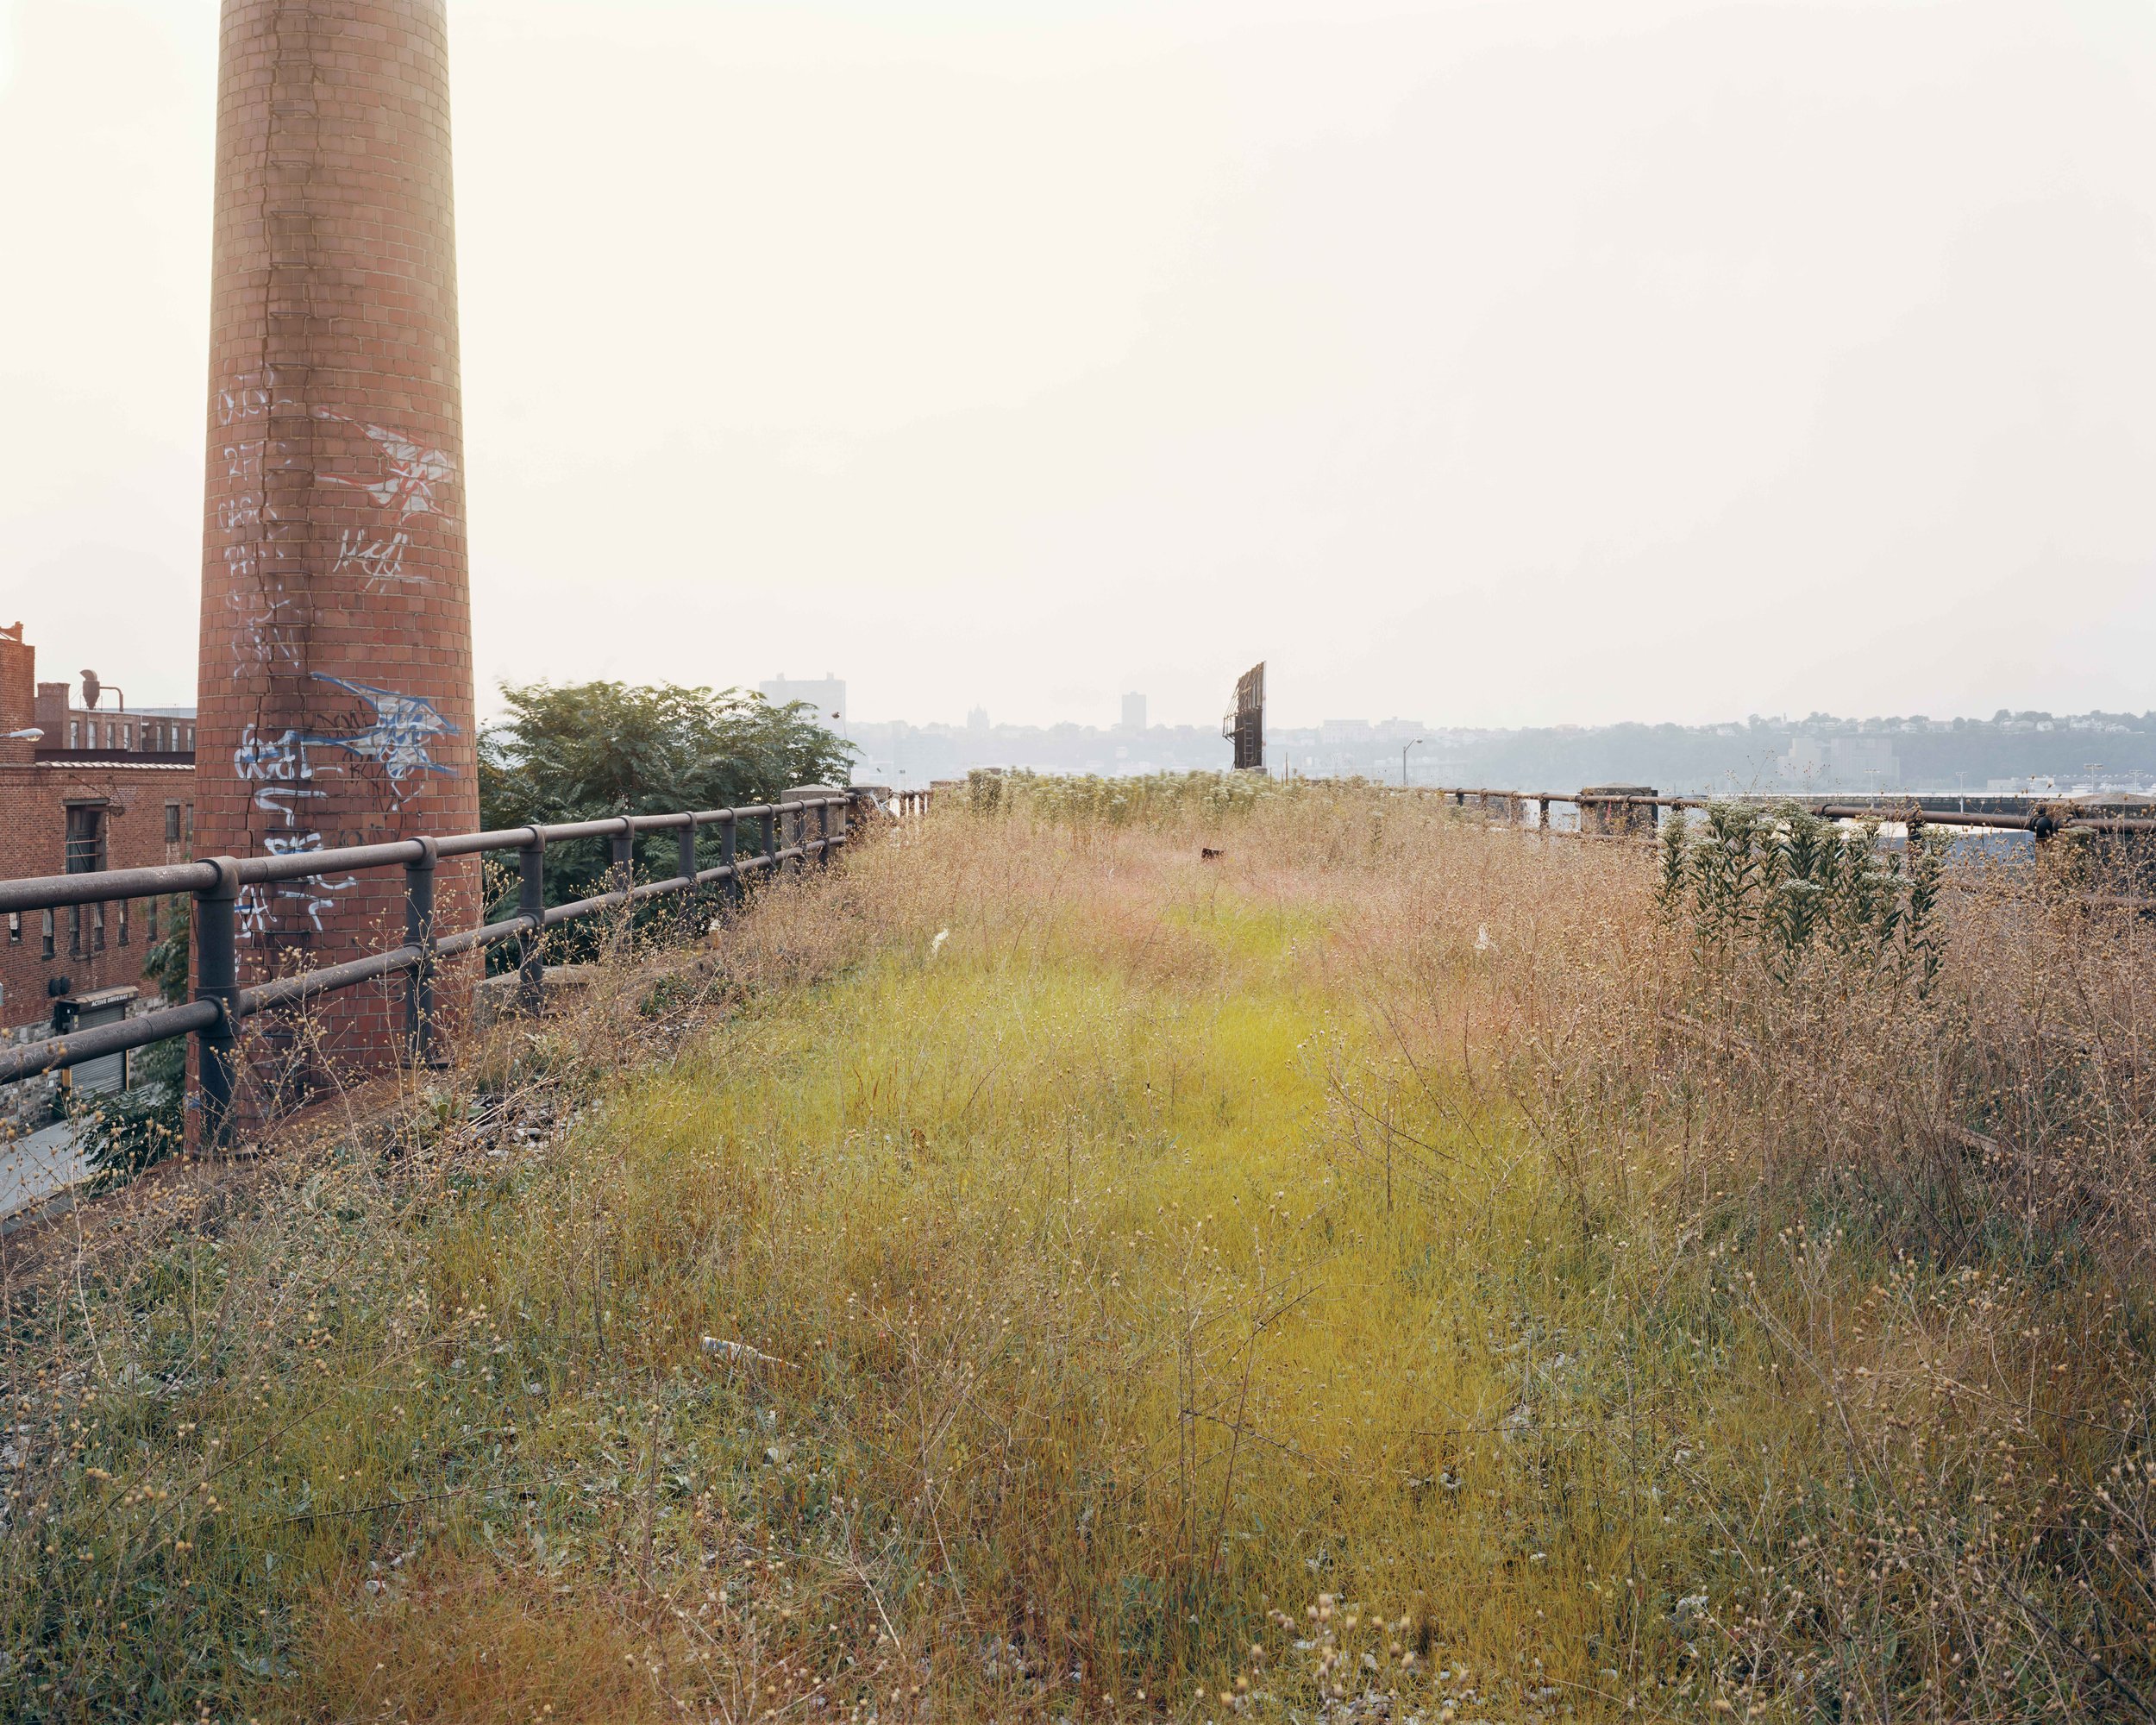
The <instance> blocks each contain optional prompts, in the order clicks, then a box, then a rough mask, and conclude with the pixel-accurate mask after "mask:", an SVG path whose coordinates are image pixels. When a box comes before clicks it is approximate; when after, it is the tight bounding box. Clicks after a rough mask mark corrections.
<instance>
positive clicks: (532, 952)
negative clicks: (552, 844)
mask: <svg viewBox="0 0 2156 1725" xmlns="http://www.w3.org/2000/svg"><path fill="white" fill-rule="evenodd" d="M517 915H518V916H520V917H523V918H526V919H529V926H528V927H527V928H526V929H525V931H524V933H523V936H522V938H520V939H519V941H518V943H517V944H518V945H519V946H520V947H521V948H522V949H523V950H521V951H520V952H519V953H518V954H517V1008H518V1010H519V1011H522V1012H527V1013H536V1012H537V1011H538V1010H539V1009H540V1007H541V1006H542V1004H544V1002H545V1000H546V998H547V955H546V946H545V940H546V919H547V839H546V835H545V834H544V833H542V832H541V831H539V829H538V828H537V827H536V826H535V827H533V828H532V829H531V842H530V844H526V845H525V846H524V848H523V851H522V852H520V853H519V854H518V856H517Z"/></svg>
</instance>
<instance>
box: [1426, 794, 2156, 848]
mask: <svg viewBox="0 0 2156 1725" xmlns="http://www.w3.org/2000/svg"><path fill="white" fill-rule="evenodd" d="M1414 788H1415V789H1417V790H1420V791H1421V792H1423V793H1425V794H1426V795H1434V796H1438V797H1450V798H1451V799H1452V800H1453V801H1454V802H1455V803H1456V804H1457V805H1459V806H1463V807H1464V806H1466V803H1467V800H1468V799H1469V798H1470V797H1473V798H1474V799H1475V800H1476V802H1477V803H1480V804H1490V803H1502V804H1505V805H1506V806H1508V807H1514V806H1520V805H1523V804H1526V803H1533V804H1535V805H1537V806H1538V811H1539V817H1540V819H1539V825H1542V826H1544V827H1548V826H1549V825H1550V806H1551V804H1552V803H1568V804H1570V805H1571V806H1573V807H1575V808H1577V809H1579V810H1581V811H1582V812H1585V811H1586V810H1589V809H1595V808H1605V807H1616V808H1644V809H1649V810H1652V811H1654V812H1656V814H1657V815H1658V814H1659V812H1660V811H1661V810H1663V809H1665V808H1667V809H1703V808H1711V807H1712V806H1714V805H1715V804H1717V803H1724V802H1739V803H1753V804H1758V805H1763V806H1775V805H1780V804H1788V803H1795V804H1796V805H1797V806H1799V807H1802V808H1805V809H1808V810H1809V811H1810V812H1812V813H1814V814H1816V815H1820V816H1822V817H1824V818H1825V819H1828V820H1878V821H1898V822H1901V823H1902V824H1903V825H1908V826H1915V827H1921V826H1961V827H1971V828H1988V829H1990V830H1993V831H2005V832H2028V833H2033V834H2034V835H2035V836H2036V837H2038V838H2040V839H2042V838H2048V837H2051V836H2052V835H2053V833H2058V832H2156V819H2142V818H2140V817H2137V816H2129V815H2095V814H2085V813H2083V812H2080V811H2078V810H2077V809H2076V808H2075V807H2074V806H2073V805H2071V803H2065V802H2046V803H2040V804H2039V805H2038V806H2036V807H2034V808H2032V809H2030V810H2028V812H2026V813H2018V814H2015V813H2002V812H1997V811H1978V810H1974V809H1952V808H1943V807H1940V806H1938V805H1936V804H1930V803H1922V802H1918V801H1915V800H1901V801H1894V800H1878V801H1872V802H1862V803H1852V802H1838V801H1835V800H1832V799H1827V798H1821V797H1777V796H1736V797H1665V796H1663V795H1660V794H1659V793H1643V792H1634V791H1501V790H1492V789H1488V788H1485V787H1481V786H1475V785H1423V786H1417V787H1414ZM1552 830H1553V831H1554V830H1556V829H1552Z"/></svg>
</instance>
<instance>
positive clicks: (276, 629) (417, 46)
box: [195, 0, 479, 1065]
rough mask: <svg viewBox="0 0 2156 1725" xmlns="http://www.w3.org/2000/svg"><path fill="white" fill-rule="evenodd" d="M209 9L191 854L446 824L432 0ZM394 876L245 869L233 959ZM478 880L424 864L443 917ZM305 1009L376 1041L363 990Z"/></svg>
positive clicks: (451, 675) (449, 712)
mask: <svg viewBox="0 0 2156 1725" xmlns="http://www.w3.org/2000/svg"><path fill="white" fill-rule="evenodd" d="M221 49H222V62H221V67H220V72H219V78H218V97H217V167H216V233H215V240H214V249H213V264H212V273H213V279H212V297H211V309H210V411H209V426H208V432H209V436H208V468H207V478H208V483H207V486H206V495H205V508H204V527H203V582H202V632H201V652H202V659H201V678H200V694H199V707H200V714H199V718H198V722H197V756H196V759H197V762H198V765H199V773H198V783H197V787H196V795H195V801H196V804H197V832H196V844H195V850H196V854H197V856H216V855H217V854H219V853H221V852H222V853H229V854H230V855H233V856H247V855H250V854H253V855H260V854H263V853H265V852H272V851H284V850H310V849H317V848H321V849H329V848H334V847H335V846H339V845H346V844H374V843H379V842H382V841H385V840H388V839H393V838H402V837H412V836H414V835H417V834H421V833H445V832H456V831H469V830H471V829H473V827H474V826H476V825H477V822H478V818H479V801H478V781H477V778H476V775H475V772H474V762H473V681H472V625H471V605H470V594H469V588H468V584H467V570H466V561H465V523H464V515H463V499H464V486H463V463H464V449H463V436H462V420H461V400H460V392H459V380H458V361H457V315H456V264H455V233H454V219H453V210H452V204H451V183H450V155H449V85H448V22H447V16H446V5H445V0H305V3H301V0H225V5H224V8H223V16H222V43H221ZM402 888H403V879H402V875H401V872H400V871H398V870H396V869H390V870H386V871H375V872H373V873H371V874H367V875H359V876H357V877H343V878H342V879H332V880H330V881H326V882H323V883H321V884H319V885H314V886H310V885H309V884H307V883H298V882H296V883H293V884H292V885H291V887H289V888H285V889H283V890H281V891H280V890H278V889H275V888H270V889H260V890H254V891H250V892H249V893H248V895H247V896H246V897H245V898H244V899H243V900H242V901H241V949H242V954H243V957H242V965H243V970H244V972H245V973H246V974H247V975H252V976H260V975H267V974H273V973H279V972H283V971H285V970H289V969H292V968H295V967H296V966H298V965H299V964H301V963H306V964H323V963H336V962H338V961H339V960H341V959H344V958H348V957H354V956H355V955H356V954H358V953H359V952H361V951H365V950H376V949H377V947H378V946H379V943H380V942H381V941H382V939H383V938H385V936H388V937H394V938H401V931H402V910H401V897H400V894H401V892H402ZM476 888H477V875H476V869H474V867H473V865H472V864H470V863H469V862H466V863H461V864H458V865H455V866H454V867H452V866H449V865H445V866H444V868H443V870H442V880H441V881H440V883H439V888H438V891H439V895H440V902H441V910H442V919H443V923H444V925H445V926H448V927H454V926H461V925H464V924H466V923H468V922H469V921H470V920H471V919H473V916H475V915H476V913H477V900H476ZM449 999H450V1000H451V1001H452V1002H453V1001H454V990H451V991H449ZM325 1016H326V1019H327V1026H328V1028H329V1033H330V1038H329V1044H328V1045H329V1048H330V1049H331V1051H333V1052H334V1053H340V1054H342V1055H345V1056H348V1057H352V1058H353V1059H354V1060H355V1061H356V1062H357V1063H360V1064H362V1065H364V1064H373V1063H379V1061H380V1060H381V1059H383V1058H384V1057H385V1056H386V1054H387V1052H388V1051H389V1048H390V1046H391V1041H390V1028H391V1025H392V1020H393V1017H394V1010H393V1001H392V1000H391V999H390V998H389V997H388V996H386V995H385V994H381V993H379V992H377V991H372V990H367V989H355V990H351V991H348V993H346V994H343V995H341V996H339V997H336V1001H335V1005H333V1006H332V1007H329V1008H328V1010H327V1013H326V1015H325Z"/></svg>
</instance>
